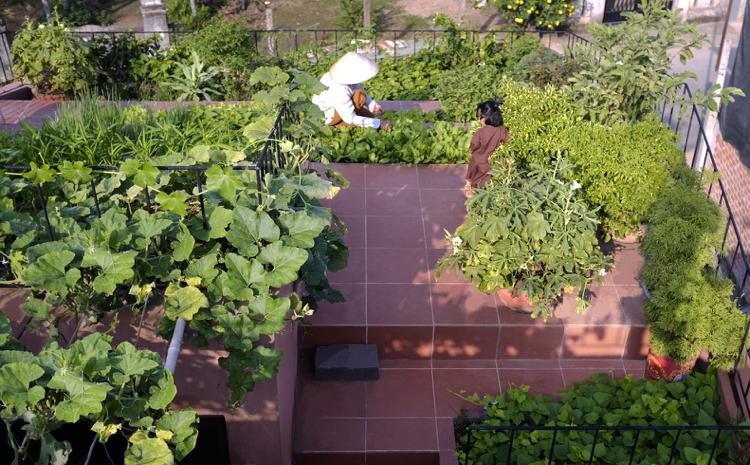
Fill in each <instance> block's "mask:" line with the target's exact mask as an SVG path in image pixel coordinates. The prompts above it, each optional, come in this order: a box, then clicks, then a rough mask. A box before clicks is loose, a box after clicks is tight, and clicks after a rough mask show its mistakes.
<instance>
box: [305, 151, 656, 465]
mask: <svg viewBox="0 0 750 465" xmlns="http://www.w3.org/2000/svg"><path fill="white" fill-rule="evenodd" d="M334 168H336V169H337V170H339V171H341V172H342V173H343V174H344V175H345V176H346V177H347V178H348V179H349V180H350V183H351V188H350V189H349V190H348V191H345V192H343V193H342V195H340V196H339V198H337V199H335V200H333V201H332V202H330V204H329V205H330V206H331V207H332V208H333V210H334V211H335V212H336V213H338V214H340V215H341V216H342V217H343V218H344V220H345V221H346V222H347V224H348V225H349V233H348V234H347V236H346V241H347V243H348V244H349V246H350V247H351V258H350V265H349V268H348V269H347V270H344V271H342V272H339V273H334V274H332V275H331V276H330V280H331V282H332V283H333V285H334V287H337V288H338V289H340V290H341V291H342V292H343V293H344V295H345V296H346V298H347V302H346V303H343V304H335V305H327V304H324V305H322V306H321V308H320V309H319V310H318V312H317V314H316V315H315V316H314V317H313V318H312V321H311V325H310V326H308V327H306V328H304V329H303V330H302V333H303V336H302V338H303V339H302V347H303V349H306V351H305V352H304V354H307V357H305V356H303V357H302V358H301V362H300V376H299V387H298V398H297V406H296V420H295V428H296V431H295V450H296V451H297V453H298V454H301V455H299V456H298V457H300V461H299V463H338V462H337V460H341V461H342V463H362V462H363V461H366V463H367V464H368V465H371V464H372V463H376V462H377V463H380V462H378V460H385V462H384V463H392V464H396V463H410V464H412V463H429V464H438V463H439V464H443V465H447V464H455V463H456V462H455V457H454V456H453V452H452V450H453V448H454V442H453V433H452V428H453V426H452V421H453V417H455V416H456V415H457V414H458V413H459V411H460V410H461V408H467V410H468V411H469V412H474V413H477V408H476V406H472V405H471V404H469V403H468V402H466V401H465V400H464V399H463V397H462V396H465V395H467V394H471V393H475V392H476V393H482V394H484V393H491V394H496V393H498V392H501V391H503V390H505V389H507V388H508V387H509V386H518V385H521V384H529V385H530V386H531V391H532V392H534V393H544V394H550V395H557V394H558V393H559V391H560V390H561V389H562V388H564V387H565V386H570V385H571V384H572V383H574V382H576V381H580V380H583V379H586V378H587V377H588V376H590V375H591V374H593V373H597V372H604V373H610V374H611V375H612V376H617V377H620V376H624V375H625V374H630V375H632V376H635V377H640V376H642V375H643V371H644V365H645V363H644V360H643V358H644V356H645V351H646V350H647V341H648V335H647V332H646V329H645V324H644V320H643V299H644V296H643V292H642V290H641V288H640V287H639V286H638V283H637V276H638V273H639V272H640V268H641V266H642V264H643V259H642V257H641V256H640V255H639V254H638V250H637V247H636V246H626V247H622V248H620V249H619V250H617V251H616V252H615V258H614V261H615V264H616V267H615V270H614V271H613V272H612V273H610V275H608V276H606V277H605V279H604V280H603V283H602V285H600V286H597V287H595V288H594V289H593V290H592V305H591V308H590V310H589V312H588V313H586V314H584V315H578V314H576V313H575V304H574V301H573V299H572V298H571V297H568V298H566V299H565V301H564V302H563V304H562V305H561V306H560V307H559V308H558V309H557V315H556V317H555V318H552V319H550V320H549V321H547V322H546V323H545V322H542V321H539V320H533V319H531V318H529V316H528V315H525V314H520V313H516V312H513V311H511V310H510V309H508V308H505V307H504V306H503V304H502V303H501V301H500V299H499V298H498V297H497V296H494V295H486V294H482V293H481V292H478V291H477V290H476V289H475V288H474V286H473V285H471V284H469V283H467V282H466V281H464V279H463V278H462V277H461V276H457V275H456V274H455V273H450V272H446V273H443V274H442V275H441V278H440V280H436V279H435V263H436V262H437V260H438V259H439V258H440V257H441V256H442V255H444V254H445V247H446V244H445V241H444V235H445V232H444V229H449V230H453V229H454V228H455V227H456V226H458V225H459V224H461V222H463V220H464V218H465V214H466V211H465V207H464V201H465V197H464V196H463V193H462V192H461V189H462V187H463V183H464V181H463V175H464V173H465V170H466V168H465V167H464V166H460V165H431V166H416V167H414V166H412V167H409V166H394V165H364V164H350V165H334ZM347 342H349V343H370V344H376V345H377V346H378V350H379V355H380V367H381V372H380V373H381V378H380V380H378V381H374V382H351V383H337V382H318V381H315V380H314V379H313V378H312V375H311V371H312V362H311V356H310V353H311V349H312V348H314V347H315V346H318V345H325V344H334V343H347ZM321 428H325V429H326V431H327V432H328V434H330V435H331V436H334V437H335V436H336V435H337V434H338V433H339V432H340V433H341V436H340V437H341V442H339V443H337V444H331V443H330V441H328V440H327V439H326V440H323V439H320V441H319V435H320V430H321ZM394 453H398V454H402V455H403V461H399V460H397V459H396V458H395V457H396V456H395V455H392V454H394ZM365 455H366V459H365V458H364V456H365ZM399 457H401V456H400V455H399ZM389 458H390V460H391V461H388V459H389ZM407 458H408V460H407Z"/></svg>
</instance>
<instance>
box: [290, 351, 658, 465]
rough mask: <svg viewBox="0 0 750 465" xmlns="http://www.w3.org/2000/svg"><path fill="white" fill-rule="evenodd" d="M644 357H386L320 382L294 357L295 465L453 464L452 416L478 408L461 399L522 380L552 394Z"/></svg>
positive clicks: (630, 367) (635, 368) (306, 361)
mask: <svg viewBox="0 0 750 465" xmlns="http://www.w3.org/2000/svg"><path fill="white" fill-rule="evenodd" d="M644 366H645V362H644V361H643V360H636V361H623V360H620V359H618V360H601V359H599V360H581V359H576V360H567V359H559V360H548V359H544V360H522V359H514V360H470V361H466V360H464V361H444V360H384V361H383V363H382V367H381V377H380V379H379V380H377V381H367V382H321V381H315V380H314V379H313V377H312V369H311V361H310V357H309V355H308V356H307V357H305V356H303V357H301V359H300V372H299V377H298V389H297V401H296V407H295V428H296V429H295V437H294V450H295V455H296V457H297V464H298V465H308V464H322V463H325V464H338V463H342V464H344V463H345V464H360V463H365V462H364V460H365V458H366V463H367V464H368V465H371V464H373V463H376V464H377V463H388V464H391V465H400V464H422V463H424V464H431V465H432V464H434V465H437V464H438V463H440V464H441V465H449V464H450V465H456V463H457V462H456V458H455V455H454V450H455V441H454V437H453V419H454V418H455V417H456V416H457V415H458V414H459V413H460V412H461V410H462V409H467V411H468V413H469V414H470V415H473V416H476V415H479V413H480V410H478V408H477V407H476V406H474V405H472V404H470V403H468V402H467V401H465V400H464V397H466V396H468V395H470V394H473V393H478V394H480V395H481V394H497V393H499V392H502V391H505V390H506V389H507V388H508V387H510V386H518V385H522V384H528V385H530V386H531V392H532V393H534V394H536V393H541V394H548V395H553V396H554V395H557V394H558V393H559V391H560V390H561V389H562V388H564V387H566V386H570V385H571V384H573V383H575V382H577V381H580V380H583V379H586V378H588V377H589V376H590V375H591V374H593V373H597V372H604V373H609V374H610V375H611V376H613V377H621V376H624V375H626V374H630V375H632V376H634V377H641V376H642V375H643V372H644Z"/></svg>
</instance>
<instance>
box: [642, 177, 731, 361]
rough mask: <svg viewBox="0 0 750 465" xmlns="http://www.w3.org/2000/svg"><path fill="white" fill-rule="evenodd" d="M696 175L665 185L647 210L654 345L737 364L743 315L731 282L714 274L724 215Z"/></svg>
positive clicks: (648, 309)
mask: <svg viewBox="0 0 750 465" xmlns="http://www.w3.org/2000/svg"><path fill="white" fill-rule="evenodd" d="M695 176H696V175H695V174H693V173H688V172H687V171H685V172H683V173H682V177H683V178H684V179H687V183H686V182H683V181H677V182H675V183H674V184H673V185H671V186H669V187H666V188H665V189H664V190H663V191H662V192H661V193H660V194H659V197H658V198H657V200H656V202H655V203H654V205H653V207H652V208H651V211H650V212H649V218H648V220H649V226H648V233H647V234H646V239H645V241H644V244H643V247H642V250H643V253H644V254H645V256H646V258H647V262H646V266H645V268H644V270H643V274H642V279H643V282H644V284H645V285H646V287H647V288H648V290H649V293H650V295H651V297H650V299H649V300H648V301H646V305H645V315H646V318H647V320H648V322H649V326H650V329H651V349H652V351H653V352H654V353H656V354H658V355H667V356H670V357H672V358H674V359H675V360H676V361H677V362H678V363H687V362H689V361H691V360H693V359H695V357H697V356H698V355H699V354H700V352H701V351H702V350H704V349H707V350H708V351H709V352H710V353H711V359H710V360H711V363H712V364H713V365H714V366H717V367H719V368H722V369H731V368H732V367H733V364H734V360H735V357H736V355H737V348H738V347H739V345H740V338H741V335H742V333H743V328H744V324H745V316H744V315H743V313H742V312H740V311H739V309H738V308H737V304H736V302H735V301H734V299H733V297H732V291H733V285H732V282H731V281H730V280H729V279H727V278H724V277H721V276H717V275H716V273H715V271H714V270H715V267H716V255H717V253H719V252H720V250H719V248H720V247H721V241H722V232H723V226H724V221H723V219H724V218H723V215H722V214H721V211H720V209H719V207H718V205H716V203H714V202H713V201H712V200H711V199H710V198H708V197H707V196H706V195H705V193H704V192H703V190H702V189H701V188H700V186H699V183H698V182H697V181H696V180H695Z"/></svg>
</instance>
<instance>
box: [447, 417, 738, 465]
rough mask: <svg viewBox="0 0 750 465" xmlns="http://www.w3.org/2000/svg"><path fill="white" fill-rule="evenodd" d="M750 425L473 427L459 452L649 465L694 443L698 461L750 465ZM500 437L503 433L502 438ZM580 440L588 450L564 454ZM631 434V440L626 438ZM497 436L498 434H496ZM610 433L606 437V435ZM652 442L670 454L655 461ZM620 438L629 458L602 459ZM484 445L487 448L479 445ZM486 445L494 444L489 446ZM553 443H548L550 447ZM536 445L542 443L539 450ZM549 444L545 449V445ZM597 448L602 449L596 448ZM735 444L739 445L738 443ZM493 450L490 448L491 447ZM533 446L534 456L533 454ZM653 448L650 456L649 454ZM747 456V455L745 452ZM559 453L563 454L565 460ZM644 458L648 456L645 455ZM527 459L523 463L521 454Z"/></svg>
mask: <svg viewBox="0 0 750 465" xmlns="http://www.w3.org/2000/svg"><path fill="white" fill-rule="evenodd" d="M748 432H750V425H707V426H688V425H685V426H659V425H646V426H604V425H594V426H525V425H516V426H491V425H480V424H473V425H469V426H468V427H467V428H466V430H465V432H464V433H463V435H462V438H461V441H460V442H461V443H460V445H459V450H461V451H462V457H461V458H462V460H461V461H460V463H461V465H475V464H483V465H484V464H492V465H513V464H517V463H545V464H547V465H553V464H554V463H560V464H562V463H580V464H587V465H592V464H598V463H617V464H618V465H625V464H626V461H627V465H632V464H634V463H649V464H654V465H672V464H673V463H677V462H678V459H680V457H681V456H682V454H684V453H685V452H684V450H683V449H684V448H685V447H690V448H691V449H695V450H697V451H698V452H699V453H700V454H701V458H702V460H698V461H697V463H703V464H705V465H711V464H716V463H735V464H737V465H740V464H746V465H750V455H747V454H748V451H747V450H744V451H743V450H741V449H742V447H743V446H744V447H746V444H747V438H748V436H747V434H748ZM699 433H704V434H705V433H708V434H710V435H712V438H711V439H710V440H709V444H708V445H706V446H705V447H703V444H704V441H700V440H697V439H696V438H695V435H696V434H699ZM498 435H503V436H502V438H501V439H498ZM573 435H574V436H575V437H576V439H575V441H576V442H581V441H582V440H586V441H587V442H588V441H590V443H589V444H590V445H588V447H587V450H585V451H584V454H583V456H582V457H580V458H579V459H578V460H575V459H572V458H571V457H570V456H569V455H566V451H567V450H568V445H569V443H570V442H571V441H570V438H571V436H573ZM625 435H627V438H628V439H629V440H628V441H625V438H624V437H623V436H625ZM493 436H494V437H493ZM605 436H607V437H605ZM647 436H648V437H649V443H650V445H651V446H653V445H654V443H655V440H656V441H658V443H659V444H660V445H662V446H663V447H668V448H669V454H668V455H667V456H664V455H661V454H660V455H659V456H658V457H659V459H657V460H655V461H654V452H655V451H654V447H647V446H644V441H643V439H645V438H646V437H647ZM618 439H619V441H620V442H619V443H617V444H618V446H619V447H625V448H626V450H627V452H626V457H618V458H617V459H615V460H602V458H601V454H602V451H605V452H604V453H605V454H606V451H607V450H608V448H609V447H611V446H612V445H613V444H614V443H615V442H616V441H617V440H618ZM477 444H480V445H481V446H483V447H479V448H478V447H476V445H477ZM487 444H492V445H493V446H495V447H492V448H488V447H486V446H487ZM547 444H549V445H547ZM535 445H541V447H540V448H537V447H535ZM544 446H546V447H544ZM597 446H599V448H597ZM735 446H736V447H735ZM488 449H491V450H488ZM531 450H533V451H536V454H535V455H533V456H532V457H529V456H528V454H529V452H530V451H531ZM649 452H650V453H651V454H649ZM745 455H747V456H745ZM560 456H564V457H565V458H564V459H561V458H560ZM644 456H646V457H644ZM521 457H522V458H523V461H520V460H519V458H521ZM695 460H696V459H695V457H693V458H692V460H690V459H688V460H685V459H683V460H680V463H696V462H695Z"/></svg>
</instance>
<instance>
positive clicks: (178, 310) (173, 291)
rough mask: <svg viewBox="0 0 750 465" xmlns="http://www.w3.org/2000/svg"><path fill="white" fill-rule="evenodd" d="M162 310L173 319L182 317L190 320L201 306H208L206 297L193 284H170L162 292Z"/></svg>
mask: <svg viewBox="0 0 750 465" xmlns="http://www.w3.org/2000/svg"><path fill="white" fill-rule="evenodd" d="M164 295H165V297H166V300H165V301H164V310H165V312H166V314H167V316H168V317H169V318H171V319H173V320H176V319H177V318H182V319H184V320H188V321H190V320H191V319H192V318H193V315H195V314H196V313H198V310H200V309H201V308H205V307H208V299H207V298H206V296H205V295H204V294H203V293H202V292H201V291H200V289H198V288H197V287H195V286H186V287H176V286H174V285H170V286H169V287H168V288H167V290H166V292H165V293H164Z"/></svg>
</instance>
